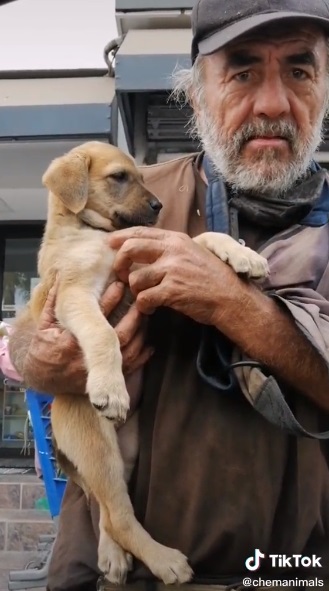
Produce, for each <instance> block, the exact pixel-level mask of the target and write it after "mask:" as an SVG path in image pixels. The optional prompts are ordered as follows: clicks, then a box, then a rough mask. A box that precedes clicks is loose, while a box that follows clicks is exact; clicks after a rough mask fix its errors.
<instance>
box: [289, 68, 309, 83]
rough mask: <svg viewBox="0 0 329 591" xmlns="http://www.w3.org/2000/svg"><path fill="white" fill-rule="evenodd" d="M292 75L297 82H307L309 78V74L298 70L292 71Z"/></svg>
mask: <svg viewBox="0 0 329 591" xmlns="http://www.w3.org/2000/svg"><path fill="white" fill-rule="evenodd" d="M292 75H293V77H294V78H295V79H296V80H306V78H307V73H306V72H305V71H304V70H300V69H298V68H297V69H295V70H293V71H292Z"/></svg>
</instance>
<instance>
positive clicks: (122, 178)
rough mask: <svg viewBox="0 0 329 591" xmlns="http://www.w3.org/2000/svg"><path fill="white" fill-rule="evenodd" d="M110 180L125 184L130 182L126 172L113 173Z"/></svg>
mask: <svg viewBox="0 0 329 591" xmlns="http://www.w3.org/2000/svg"><path fill="white" fill-rule="evenodd" d="M108 178H109V179H113V180H114V181H117V182H118V183H125V182H126V181H127V180H128V174H127V173H126V172H125V171H124V170H121V171H119V172H113V173H112V174H109V177H108Z"/></svg>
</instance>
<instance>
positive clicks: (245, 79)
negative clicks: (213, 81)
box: [234, 72, 251, 82]
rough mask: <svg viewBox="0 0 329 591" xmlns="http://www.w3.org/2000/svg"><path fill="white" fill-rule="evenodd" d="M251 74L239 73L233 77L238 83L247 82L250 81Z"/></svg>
mask: <svg viewBox="0 0 329 591" xmlns="http://www.w3.org/2000/svg"><path fill="white" fill-rule="evenodd" d="M250 77H251V74H250V72H239V74H236V75H235V76H234V78H235V80H237V81H238V82H248V80H250Z"/></svg>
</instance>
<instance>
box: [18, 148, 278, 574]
mask: <svg viewBox="0 0 329 591" xmlns="http://www.w3.org/2000/svg"><path fill="white" fill-rule="evenodd" d="M43 183H44V185H45V186H46V187H47V188H48V189H49V203H48V219H47V224H46V229H45V233H44V237H43V241H42V245H41V248H40V252H39V260H38V271H39V276H40V284H39V285H38V286H37V287H36V288H35V290H34V291H33V293H32V296H31V300H30V302H29V305H28V306H27V308H26V309H25V311H24V314H26V315H27V316H30V315H32V316H33V318H34V320H35V322H37V321H38V318H39V316H40V314H41V311H42V308H43V306H44V303H45V300H46V298H47V295H48V293H49V290H50V288H51V287H52V285H53V284H54V282H55V279H56V276H57V275H59V287H58V293H57V299H56V317H57V319H58V322H59V323H60V324H61V325H62V326H63V327H65V328H66V329H68V330H69V331H70V332H71V333H72V334H73V335H74V336H75V337H76V339H77V341H78V343H79V345H80V347H81V349H82V351H83V354H84V358H85V364H86V368H87V373H88V378H87V393H88V396H75V395H68V394H66V395H64V394H63V395H56V396H55V400H54V402H53V405H52V429H53V435H54V438H55V441H56V447H57V450H58V458H59V461H60V463H61V465H62V467H63V469H64V471H65V472H66V474H67V475H70V476H71V477H72V478H74V479H75V480H76V481H77V482H78V483H79V484H80V486H82V487H83V489H84V490H85V492H86V494H87V495H88V494H90V493H92V494H93V495H94V496H95V498H96V499H97V501H98V503H99V506H100V540H99V548H98V556H99V568H100V570H101V571H102V572H103V573H104V574H105V576H106V578H107V579H108V580H109V581H111V582H113V583H122V582H124V581H125V579H126V575H127V571H128V569H129V564H130V558H131V556H130V555H133V556H135V557H136V558H138V559H139V560H141V561H142V562H143V563H144V564H145V565H146V566H147V567H148V568H149V570H150V571H151V572H152V573H153V574H154V575H155V576H156V577H158V578H159V579H161V580H162V581H163V582H164V583H166V584H170V583H184V582H187V581H189V580H190V579H191V577H192V574H193V573H192V570H191V568H190V566H189V565H188V561H187V558H186V557H185V556H184V555H183V554H182V553H181V552H179V551H178V550H175V549H171V548H167V547H165V546H163V545H161V544H159V543H157V542H156V541H154V540H153V539H152V538H151V536H150V535H149V534H148V533H147V532H146V531H145V530H144V529H143V528H142V526H141V525H140V524H139V523H138V521H137V520H136V518H135V515H134V511H133V507H132V504H131V501H130V498H129V495H128V492H127V484H126V481H127V479H128V478H129V472H130V471H131V467H132V465H133V463H134V459H135V457H136V454H137V451H138V437H137V436H136V427H137V420H136V416H137V415H136V414H135V415H134V416H133V417H131V418H130V419H129V420H128V421H127V423H126V424H125V425H124V427H122V430H120V432H121V436H122V435H123V436H125V433H126V436H127V438H128V440H129V442H133V445H132V449H128V456H129V457H130V469H129V470H126V472H125V465H124V461H123V458H122V455H121V452H120V448H119V445H118V439H117V433H116V429H115V424H116V423H118V422H124V421H125V420H126V415H127V411H128V409H129V396H128V393H127V390H126V385H125V380H124V377H123V373H122V357H121V351H120V346H119V341H118V339H117V336H116V333H115V331H114V329H113V326H114V325H115V324H116V322H117V321H118V320H119V318H120V316H121V315H123V314H124V313H125V312H126V310H127V306H129V303H130V302H131V299H130V294H129V293H128V294H127V298H126V299H125V301H124V302H123V303H122V305H121V306H120V310H118V311H117V313H116V317H113V318H111V319H110V323H109V322H108V321H107V320H106V319H105V317H104V315H103V313H102V311H101V309H100V306H99V301H100V298H101V295H102V294H103V292H104V290H105V289H106V287H107V286H108V285H109V283H110V282H111V281H113V280H114V279H115V277H114V275H113V273H111V267H112V263H113V260H114V254H115V253H114V252H113V251H111V249H110V248H109V247H108V246H107V244H106V236H107V232H110V231H112V230H115V229H120V228H124V227H127V226H132V225H153V224H155V223H156V222H157V219H158V214H159V212H160V210H161V207H162V205H161V203H160V202H159V200H158V199H157V198H156V197H155V196H154V195H152V194H151V193H150V192H149V191H148V190H147V189H146V188H145V186H144V185H143V179H142V176H141V173H140V172H139V171H138V169H137V168H136V166H135V164H134V162H133V160H132V159H131V158H130V157H129V156H127V155H125V154H123V153H122V152H121V151H120V150H118V149H117V148H115V147H113V146H110V145H107V144H103V143H101V142H88V143H86V144H83V145H82V146H79V147H78V148H75V149H73V150H71V151H70V152H69V153H67V154H66V155H64V156H63V157H61V158H57V159H56V160H54V161H53V162H52V163H51V164H50V166H49V168H48V170H47V171H46V172H45V174H44V176H43ZM196 241H197V242H199V243H200V244H201V245H203V246H204V247H206V248H208V249H210V250H212V251H213V252H214V253H215V254H216V255H217V256H219V257H220V258H222V260H224V261H226V262H228V263H229V264H231V265H232V266H233V268H234V269H235V270H236V271H237V272H242V273H246V274H247V275H248V276H250V277H262V276H264V275H266V274H267V263H266V261H265V260H264V259H263V258H262V257H260V256H259V255H258V254H257V253H255V252H253V251H251V250H250V249H247V248H245V247H243V246H241V245H240V244H239V243H237V242H236V241H235V240H233V239H232V238H230V237H229V236H226V235H221V234H212V233H206V234H203V235H201V236H199V237H197V238H196ZM50 394H51V393H50ZM108 419H111V420H108ZM128 447H129V446H128ZM124 448H125V445H124V444H123V445H122V449H124Z"/></svg>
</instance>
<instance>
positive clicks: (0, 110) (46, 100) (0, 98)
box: [0, 70, 116, 141]
mask: <svg viewBox="0 0 329 591" xmlns="http://www.w3.org/2000/svg"><path fill="white" fill-rule="evenodd" d="M103 72H104V71H103V70H102V73H101V75H100V73H99V72H88V74H87V75H81V72H78V73H77V72H70V71H67V72H65V74H64V73H63V72H58V73H56V72H46V73H44V74H43V75H40V73H38V72H29V73H26V72H25V73H20V74H19V75H18V74H17V73H11V75H9V74H8V73H4V74H3V75H0V76H1V79H0V140H1V141H8V140H13V139H14V140H27V139H35V140H42V139H48V140H49V139H55V140H57V139H72V138H76V139H79V138H89V137H90V138H108V140H109V141H113V134H114V133H116V129H114V128H116V117H115V113H114V97H115V82H114V79H113V78H110V77H109V76H108V75H106V74H104V73H103ZM4 76H6V78H4Z"/></svg>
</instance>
